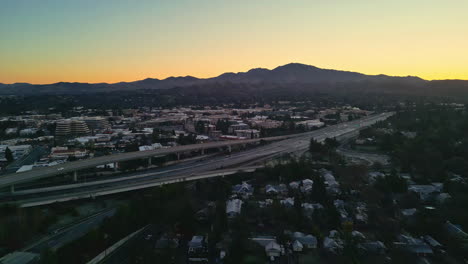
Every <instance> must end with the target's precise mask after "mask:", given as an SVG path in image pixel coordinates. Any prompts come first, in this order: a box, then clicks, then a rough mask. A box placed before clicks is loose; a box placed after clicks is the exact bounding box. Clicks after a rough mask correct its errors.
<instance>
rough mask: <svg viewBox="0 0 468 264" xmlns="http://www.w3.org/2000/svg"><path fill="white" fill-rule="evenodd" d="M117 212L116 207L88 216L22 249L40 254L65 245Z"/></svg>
mask: <svg viewBox="0 0 468 264" xmlns="http://www.w3.org/2000/svg"><path fill="white" fill-rule="evenodd" d="M115 212H116V209H108V210H104V211H102V212H99V213H97V214H94V215H92V216H89V217H86V218H85V219H82V220H80V221H79V222H78V223H76V224H74V225H72V226H70V227H67V228H64V229H60V230H57V231H56V232H54V233H53V234H50V235H48V236H45V237H44V238H42V239H41V240H39V241H37V242H36V243H34V244H31V245H29V246H27V247H26V248H24V249H23V250H22V251H28V252H33V253H37V254H40V253H41V252H42V251H43V250H44V249H52V250H57V249H58V248H60V247H62V246H63V245H65V244H67V243H69V242H71V241H73V240H75V239H77V238H79V237H81V236H83V235H84V234H86V233H87V232H88V231H89V230H91V229H93V228H96V227H97V226H99V225H100V224H101V223H102V221H103V220H104V219H105V218H107V217H110V216H112V215H114V214H115Z"/></svg>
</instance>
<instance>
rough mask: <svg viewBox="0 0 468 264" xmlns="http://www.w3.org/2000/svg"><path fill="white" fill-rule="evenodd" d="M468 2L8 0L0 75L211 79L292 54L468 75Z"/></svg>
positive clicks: (3, 6) (368, 70)
mask: <svg viewBox="0 0 468 264" xmlns="http://www.w3.org/2000/svg"><path fill="white" fill-rule="evenodd" d="M466 10H468V1H463V0H448V1H443V2H442V1H436V0H426V1H422V0H413V1H403V0H395V1H372V0H355V1H349V0H332V1H320V0H297V1H281V0H257V1H252V0H250V1H249V0H239V1H214V0H198V1H195V0H180V1H163V0H160V1H154V0H153V1H151V0H140V1H135V2H129V1H124V0H112V1H111V0H100V1H95V0H81V1H72V0H61V1H59V0H43V1H35V0H5V1H1V2H0V36H2V37H1V41H0V83H16V82H28V83H34V84H47V83H54V82H60V81H64V82H90V83H99V82H108V83H114V82H121V81H135V80H141V79H145V78H149V77H150V78H158V79H164V78H167V77H170V76H186V75H190V76H194V77H198V78H210V77H215V76H218V75H220V74H222V73H224V72H243V71H247V70H249V69H251V68H258V67H261V68H268V69H272V68H275V67H277V66H280V65H284V64H287V63H291V62H298V63H304V64H308V65H314V66H317V67H320V68H327V69H337V70H346V71H355V72H360V73H364V74H387V75H394V76H407V75H412V76H418V77H421V78H424V79H428V80H432V79H468V67H467V65H466V62H467V61H468V52H467V51H466V47H468V34H466V28H468V17H467V16H466Z"/></svg>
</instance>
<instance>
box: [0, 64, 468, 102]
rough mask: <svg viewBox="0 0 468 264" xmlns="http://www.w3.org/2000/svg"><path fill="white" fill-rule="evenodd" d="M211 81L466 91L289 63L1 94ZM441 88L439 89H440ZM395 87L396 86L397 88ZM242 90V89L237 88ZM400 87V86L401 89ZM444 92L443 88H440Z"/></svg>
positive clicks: (19, 88) (456, 84)
mask: <svg viewBox="0 0 468 264" xmlns="http://www.w3.org/2000/svg"><path fill="white" fill-rule="evenodd" d="M213 84H229V85H231V86H232V85H239V86H240V87H241V86H242V87H244V86H245V85H256V86H259V85H276V86H278V85H279V86H282V87H287V86H296V87H297V86H298V85H302V86H307V85H309V86H314V87H317V86H320V85H323V86H326V87H336V86H351V87H356V86H361V85H362V86H365V87H368V88H369V89H373V88H372V87H376V89H377V88H378V87H386V88H385V89H391V87H392V86H393V87H397V88H398V87H400V88H401V87H405V89H418V90H420V89H421V88H422V89H427V90H431V91H432V90H434V89H435V90H438V89H442V88H443V87H447V86H448V88H447V91H451V90H454V89H455V90H457V91H458V90H460V89H461V90H463V91H466V92H467V93H468V81H456V80H447V81H427V80H424V79H421V78H419V77H414V76H406V77H396V76H387V75H366V74H362V73H358V72H349V71H339V70H330V69H321V68H317V67H314V66H310V65H305V64H299V63H290V64H286V65H283V66H279V67H277V68H274V69H272V70H269V69H264V68H256V69H251V70H249V71H247V72H239V73H223V74H221V75H219V76H217V77H213V78H207V79H200V78H196V77H192V76H185V77H169V78H166V79H162V80H160V79H155V78H147V79H144V80H139V81H134V82H119V83H112V84H109V83H77V82H58V83H53V84H42V85H37V84H28V83H15V84H0V94H3V95H36V94H86V93H96V92H117V91H132V90H140V89H144V90H148V89H149V90H159V89H171V88H186V87H191V86H203V85H213ZM439 87H440V88H439ZM397 88H396V89H397ZM239 89H241V88H239ZM400 90H401V89H400ZM442 92H443V91H442Z"/></svg>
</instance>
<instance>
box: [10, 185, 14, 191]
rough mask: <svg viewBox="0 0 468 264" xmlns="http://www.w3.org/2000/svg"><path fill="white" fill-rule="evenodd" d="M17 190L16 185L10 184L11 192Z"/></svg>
mask: <svg viewBox="0 0 468 264" xmlns="http://www.w3.org/2000/svg"><path fill="white" fill-rule="evenodd" d="M14 192H15V185H11V186H10V193H14Z"/></svg>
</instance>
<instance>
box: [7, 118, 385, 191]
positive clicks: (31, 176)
mask: <svg viewBox="0 0 468 264" xmlns="http://www.w3.org/2000/svg"><path fill="white" fill-rule="evenodd" d="M392 114H393V113H382V114H378V115H372V116H368V117H365V118H362V119H357V120H354V121H350V122H346V123H340V124H337V125H333V126H327V127H325V128H322V129H319V130H315V131H311V132H305V133H301V134H293V135H287V136H278V137H268V138H259V139H247V140H235V141H221V142H210V143H203V144H192V145H185V146H176V147H172V148H163V149H156V150H149V151H136V152H128V153H121V154H114V155H109V156H102V157H96V158H91V159H85V160H79V161H74V162H68V163H65V164H60V165H56V166H51V167H45V168H38V169H35V170H32V171H27V172H21V173H14V174H7V175H4V176H2V177H0V188H2V187H8V186H12V185H15V184H18V183H24V182H29V181H33V180H38V179H43V178H47V177H53V176H57V175H61V174H65V173H70V172H76V171H78V170H82V169H87V168H94V167H96V166H98V165H104V164H109V163H115V162H121V161H126V160H132V159H141V158H150V157H154V156H160V155H168V154H174V153H182V152H190V151H198V150H204V149H210V148H224V147H231V146H234V145H245V144H251V143H258V142H261V141H265V142H283V143H282V144H280V145H277V146H276V147H277V148H278V149H282V150H285V149H288V148H291V145H290V144H295V145H294V146H296V148H297V147H298V146H304V145H303V144H304V143H305V145H308V140H310V138H312V137H314V138H315V137H317V138H326V137H337V136H340V135H343V134H346V133H350V132H353V131H357V130H360V129H362V128H364V127H367V126H369V125H372V124H374V123H375V122H377V121H380V120H384V119H386V118H387V117H389V116H391V115H392ZM297 139H299V140H297ZM291 140H292V141H291ZM286 144H287V145H286ZM257 149H258V148H257ZM293 150H294V151H295V149H294V147H293ZM260 151H261V150H260ZM267 151H272V150H271V149H268V148H267Z"/></svg>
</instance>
